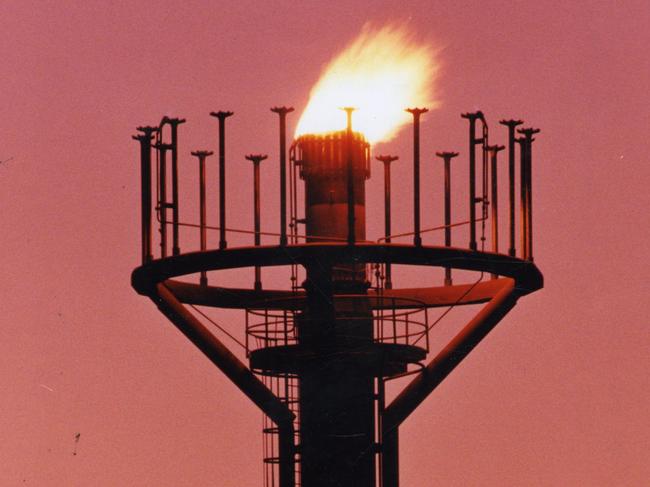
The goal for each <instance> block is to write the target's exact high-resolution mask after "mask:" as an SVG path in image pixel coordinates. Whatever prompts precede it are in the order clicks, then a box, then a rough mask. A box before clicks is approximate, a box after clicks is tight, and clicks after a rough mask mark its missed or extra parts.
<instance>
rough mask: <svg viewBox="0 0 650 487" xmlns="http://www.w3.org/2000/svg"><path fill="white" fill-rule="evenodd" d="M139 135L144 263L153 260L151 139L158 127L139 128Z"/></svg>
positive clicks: (136, 138) (137, 136) (134, 137)
mask: <svg viewBox="0 0 650 487" xmlns="http://www.w3.org/2000/svg"><path fill="white" fill-rule="evenodd" d="M138 130H139V131H140V132H143V133H142V134H139V135H134V136H133V139H134V140H137V141H139V142H140V179H141V181H140V193H141V203H142V217H141V218H142V222H141V227H142V263H143V264H145V263H147V262H149V261H150V260H151V259H153V253H152V250H151V139H152V138H153V133H155V132H157V131H158V128H157V127H138Z"/></svg>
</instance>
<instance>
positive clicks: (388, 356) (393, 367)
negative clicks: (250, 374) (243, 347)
mask: <svg viewBox="0 0 650 487" xmlns="http://www.w3.org/2000/svg"><path fill="white" fill-rule="evenodd" d="M426 354H427V352H426V350H425V349H424V348H420V347H418V346H414V345H405V344H400V343H377V342H375V343H370V344H367V345H364V346H362V347H358V348H354V349H350V350H347V351H346V352H343V353H342V352H341V351H340V350H338V351H337V352H336V353H335V354H334V353H333V354H328V353H327V351H325V350H319V351H318V352H316V351H314V350H309V349H306V348H305V347H303V346H301V345H282V346H278V347H268V348H262V349H259V350H255V351H252V352H251V353H250V365H251V369H253V370H254V371H255V372H258V373H260V374H262V375H270V376H274V375H278V374H295V375H298V374H299V373H300V372H301V370H302V369H303V368H313V367H314V365H315V364H316V363H318V362H327V361H330V360H336V361H341V362H343V361H345V362H346V365H347V366H348V367H354V368H360V369H361V368H363V369H366V370H370V371H371V372H372V374H373V375H374V376H375V377H388V376H392V375H395V374H400V373H403V372H405V371H406V367H407V365H408V364H415V363H418V362H420V361H422V360H424V359H425V358H426Z"/></svg>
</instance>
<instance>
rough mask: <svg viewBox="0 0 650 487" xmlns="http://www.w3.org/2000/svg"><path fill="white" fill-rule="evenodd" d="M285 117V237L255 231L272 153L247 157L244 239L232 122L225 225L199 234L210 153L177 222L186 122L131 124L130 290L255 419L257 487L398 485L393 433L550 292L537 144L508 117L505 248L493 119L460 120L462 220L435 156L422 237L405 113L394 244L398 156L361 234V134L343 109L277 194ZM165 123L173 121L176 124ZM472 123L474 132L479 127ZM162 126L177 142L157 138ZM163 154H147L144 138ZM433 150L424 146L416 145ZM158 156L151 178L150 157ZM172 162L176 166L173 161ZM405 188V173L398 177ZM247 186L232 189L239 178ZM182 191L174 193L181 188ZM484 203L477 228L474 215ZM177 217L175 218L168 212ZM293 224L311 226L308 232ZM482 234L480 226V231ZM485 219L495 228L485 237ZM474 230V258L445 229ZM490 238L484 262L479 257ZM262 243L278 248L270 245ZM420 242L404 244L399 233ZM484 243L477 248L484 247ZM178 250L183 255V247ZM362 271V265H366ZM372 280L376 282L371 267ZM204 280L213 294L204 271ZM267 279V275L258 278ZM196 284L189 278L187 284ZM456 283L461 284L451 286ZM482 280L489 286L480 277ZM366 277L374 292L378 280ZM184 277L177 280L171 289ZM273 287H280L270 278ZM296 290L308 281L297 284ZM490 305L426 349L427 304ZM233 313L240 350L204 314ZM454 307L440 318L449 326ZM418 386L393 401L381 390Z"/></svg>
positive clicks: (311, 137)
mask: <svg viewBox="0 0 650 487" xmlns="http://www.w3.org/2000/svg"><path fill="white" fill-rule="evenodd" d="M292 110H293V109H292V108H286V107H279V108H273V109H272V111H273V112H274V113H277V114H278V115H279V117H280V158H279V161H278V163H279V165H280V171H279V172H280V178H281V181H280V188H279V189H280V198H279V200H280V201H279V206H280V208H279V210H280V211H279V220H280V222H279V226H280V232H279V233H272V232H262V230H261V199H260V191H261V188H260V185H261V183H260V163H261V161H263V160H265V159H267V156H266V155H262V154H249V155H246V156H245V158H246V159H247V160H249V161H251V162H252V163H253V218H252V221H253V229H252V230H247V229H242V228H230V227H227V226H226V219H225V212H226V204H227V199H226V178H225V128H224V125H225V119H226V118H227V117H228V116H230V115H232V112H213V113H211V115H213V116H215V117H218V118H219V141H218V143H219V183H218V184H219V202H218V203H219V226H218V227H210V226H208V225H207V221H206V218H207V212H208V209H207V206H208V205H209V202H208V201H207V198H206V184H207V182H206V175H205V171H206V167H205V160H206V158H207V157H208V156H209V155H211V154H212V152H211V151H206V150H203V151H193V152H191V155H192V156H195V157H197V158H198V162H199V184H198V186H199V223H198V224H194V223H190V222H182V221H180V220H179V215H178V208H179V197H182V196H183V195H179V194H178V188H179V187H178V177H179V175H178V170H179V169H180V168H181V167H182V166H181V165H179V158H180V157H181V156H182V154H181V153H180V152H179V151H178V139H177V135H178V134H177V133H176V131H175V125H178V124H179V123H182V119H169V118H166V117H165V118H163V120H162V121H161V123H160V125H159V126H157V127H140V128H139V132H141V133H139V134H138V135H136V136H134V139H136V140H137V141H138V142H139V143H140V167H141V178H142V182H141V197H142V212H141V218H142V229H141V233H142V235H141V239H142V255H141V259H142V265H141V266H140V267H138V268H136V269H135V270H134V271H133V274H132V285H133V287H134V288H135V289H136V290H137V292H139V293H140V294H143V295H146V296H148V297H149V298H150V299H151V300H152V301H153V302H154V303H155V304H156V305H157V306H158V308H159V309H160V310H161V312H162V313H163V314H164V315H165V316H166V317H167V318H168V319H169V320H170V321H171V322H172V323H173V324H174V325H175V326H176V327H177V328H178V329H179V330H180V331H181V332H182V333H183V334H184V335H185V336H186V337H187V338H188V339H189V340H191V342H192V343H194V345H195V346H196V347H197V348H198V349H199V350H201V351H202V352H203V353H204V354H205V355H206V357H208V358H209V359H210V360H211V361H212V363H213V364H215V365H216V366H217V367H218V368H219V369H220V370H221V371H223V372H224V373H225V374H226V376H227V377H228V378H229V379H230V380H231V381H232V382H233V383H234V384H235V385H236V386H237V387H238V388H239V389H240V390H241V391H242V392H244V394H246V396H247V397H248V398H250V399H251V400H252V401H253V402H254V404H256V405H257V406H258V407H259V408H260V409H261V410H262V411H263V413H264V415H265V419H264V426H263V429H262V432H263V437H264V443H263V444H264V472H265V486H266V487H273V486H276V485H277V486H279V487H298V486H301V487H376V486H377V485H381V487H398V486H399V427H400V425H401V424H402V423H403V422H404V421H405V420H406V419H407V418H408V416H409V415H410V414H411V413H412V412H413V411H414V410H415V409H416V408H417V407H418V405H419V404H421V403H422V401H424V400H425V399H426V397H428V395H429V394H430V393H431V392H433V391H434V390H435V389H436V388H437V386H438V385H439V384H440V383H441V382H442V381H443V380H444V379H445V378H446V377H447V376H448V375H449V374H450V373H451V371H452V370H453V369H454V368H455V367H456V366H457V365H458V364H459V363H460V362H461V361H462V360H464V359H465V357H466V356H467V355H468V354H469V353H470V352H471V350H472V349H473V348H474V347H475V346H476V345H477V344H478V343H480V341H481V340H482V339H483V338H484V337H485V336H486V335H487V334H488V333H489V332H490V331H491V330H492V329H493V328H494V327H495V326H496V325H497V323H498V322H499V321H500V320H501V318H503V316H505V315H506V314H507V313H508V311H509V310H510V309H512V307H513V306H514V305H515V304H516V302H517V300H518V299H519V298H520V297H522V296H524V295H526V294H529V293H532V292H534V291H536V290H538V289H540V288H541V287H542V286H543V277H542V275H541V273H540V272H539V270H538V269H537V267H536V266H535V264H534V263H533V262H532V254H533V247H532V228H533V226H532V177H531V173H532V170H531V165H532V150H531V146H532V142H533V140H534V138H533V136H534V134H536V133H538V132H539V131H538V130H537V129H530V128H526V129H520V130H519V133H520V134H521V137H519V138H518V139H517V138H516V137H515V135H514V134H515V129H516V127H517V126H518V125H519V124H520V121H518V120H510V121H502V123H503V124H504V125H506V126H507V127H508V129H509V131H508V136H509V149H510V153H509V166H508V172H509V178H508V179H509V181H508V183H509V187H508V190H509V194H510V201H509V203H510V204H509V208H508V210H509V217H510V222H509V223H510V228H509V237H510V238H509V240H510V241H509V248H508V251H507V254H503V253H500V251H499V206H498V191H499V180H498V161H497V154H498V152H499V151H501V150H503V149H504V146H502V145H494V144H493V145H489V141H488V124H487V121H486V120H485V117H484V116H483V114H482V113H481V112H476V113H467V114H463V117H464V118H467V119H468V120H469V124H470V138H469V142H470V151H469V169H470V171H469V185H468V186H469V191H468V193H469V198H470V208H469V210H470V215H469V220H467V221H456V222H454V221H453V220H452V207H451V205H452V186H451V160H452V159H453V158H454V157H456V156H458V152H451V151H450V152H436V155H437V156H438V157H440V158H442V159H443V161H444V223H443V224H442V225H438V226H435V227H432V228H425V229H423V228H421V223H420V196H421V195H420V175H419V174H420V169H419V164H420V142H421V141H420V115H421V114H422V113H425V112H426V109H417V108H416V109H409V110H408V111H409V112H410V113H412V115H413V120H414V127H413V173H414V199H413V208H412V211H413V221H414V228H413V231H412V232H407V233H403V234H393V233H392V232H393V229H392V221H391V173H390V166H391V163H392V162H393V161H395V160H397V156H388V155H379V156H377V157H376V159H377V160H379V161H381V162H382V163H383V165H384V166H383V168H384V186H383V191H384V194H383V197H384V232H383V236H381V238H379V239H377V241H373V240H369V239H368V237H367V235H366V180H367V179H368V178H369V177H370V160H371V156H370V145H369V144H368V142H367V141H366V139H365V137H364V135H363V134H362V133H360V132H354V131H353V126H352V109H351V108H346V109H344V110H345V111H346V115H347V126H346V128H345V130H340V131H335V132H330V133H325V134H305V135H302V136H300V137H298V138H297V139H296V140H295V141H294V142H293V144H292V145H291V148H290V153H289V154H290V159H289V161H288V162H289V164H290V166H289V170H290V175H291V179H290V194H289V195H287V188H286V177H287V174H286V171H287V167H286V165H287V159H286V140H285V139H286V115H287V113H289V112H291V111H292ZM174 120H175V121H176V122H174ZM477 121H480V122H481V124H482V125H481V128H482V134H481V137H477V135H476V129H477V127H476V123H477ZM167 124H169V125H171V126H172V130H171V143H170V142H169V141H167V140H165V139H166V137H165V136H164V134H163V131H162V130H161V129H162V127H163V126H164V125H167ZM154 135H155V138H156V143H155V144H154V145H152V138H153V137H154ZM425 140H426V139H425ZM515 141H516V142H518V143H519V144H520V159H521V165H520V172H521V174H520V184H521V187H520V191H521V195H520V206H521V224H520V228H519V232H520V234H521V237H522V243H521V256H520V257H517V256H516V255H514V254H515V249H514V235H515V231H516V229H515V219H514V206H515V205H514V193H515V190H514V187H515V176H516V174H515V169H516V167H515V162H514V161H515V152H514V144H515ZM477 145H482V167H481V174H480V177H481V195H480V196H479V195H477V188H476V184H477V174H476V154H475V150H476V146H477ZM152 148H155V149H156V151H157V152H156V155H157V168H156V175H155V176H154V174H153V171H152V168H151V165H152V153H151V149H152ZM170 150H171V151H172V168H171V169H172V170H171V174H172V201H171V202H168V201H167V174H168V168H167V152H168V151H170ZM174 154H176V155H174ZM154 177H155V179H156V193H157V196H156V200H157V205H156V211H157V214H158V217H159V220H160V250H159V251H158V252H154V250H153V238H152V228H151V226H152V220H151V214H152V207H151V206H152V203H151V202H152V199H153V198H154V196H153V195H152V179H154ZM298 177H299V178H300V180H301V181H302V184H303V187H304V192H303V193H300V194H304V207H303V208H304V218H300V217H299V214H298V209H297V206H298V204H297V195H298V194H299V193H298V189H297V186H298ZM400 179H402V178H400ZM240 184H241V183H240ZM174 188H176V189H174ZM287 197H289V198H290V202H291V241H289V239H288V235H287V228H286V218H287V215H286V211H287V208H286V203H287ZM477 203H481V205H482V213H481V217H480V218H477V215H476V208H475V206H476V204H477ZM170 208H171V209H172V210H173V216H172V221H171V222H170V221H169V220H168V218H167V210H168V209H170ZM297 223H304V224H305V232H304V234H300V233H299V232H298V231H297V226H296V224H297ZM477 223H481V225H480V229H479V230H478V231H477ZM486 224H487V225H488V229H487V230H486ZM168 225H172V227H173V228H174V229H176V230H175V231H174V234H173V235H174V236H173V239H172V240H173V250H172V255H171V256H169V255H168V252H167V231H166V227H167V226H168ZM467 225H469V234H470V238H469V247H468V248H463V247H458V246H456V247H453V246H452V232H453V229H454V228H457V227H465V226H467ZM182 226H188V227H191V228H198V229H199V232H200V238H199V245H198V249H196V248H194V249H184V251H183V252H181V249H180V245H179V241H178V228H179V227H182ZM209 230H217V231H218V233H219V244H218V246H217V248H210V247H209V243H208V239H207V232H208V231H209ZM226 231H228V232H243V233H247V234H252V235H253V238H254V245H253V246H242V247H236V246H235V247H232V248H227V244H226ZM434 231H444V245H432V244H431V242H432V241H433V239H431V240H429V239H428V235H429V233H430V232H434ZM487 233H490V235H491V239H492V242H491V243H492V245H491V249H490V250H491V251H490V252H488V251H487V249H485V248H484V247H485V246H484V245H483V244H484V242H485V240H486V235H487ZM262 235H269V236H273V237H279V242H278V243H277V244H273V245H263V244H262V238H261V237H262ZM404 237H405V238H411V237H412V238H413V241H412V242H410V243H406V244H405V243H401V241H400V239H401V238H404ZM479 237H480V240H481V246H480V248H479V246H478V238H479ZM184 246H185V245H184ZM369 266H370V267H369ZM396 266H409V268H410V269H420V270H422V269H426V270H425V271H422V272H427V271H428V270H429V269H431V270H433V269H434V268H442V269H444V272H445V274H444V275H445V279H444V285H443V286H433V287H417V288H415V287H412V284H411V283H410V282H407V283H406V284H407V285H406V286H405V287H399V286H396V284H398V283H396V282H395V281H397V280H398V279H397V278H396V276H399V275H400V274H398V273H396V272H393V271H395V268H396ZM251 267H253V268H254V269H255V278H254V282H253V285H252V286H251V288H245V289H241V288H232V287H227V286H225V285H224V284H225V283H224V282H223V278H222V277H221V276H222V274H220V271H225V270H234V269H243V268H251ZM278 267H286V268H291V280H290V283H289V286H288V289H287V288H280V289H269V288H267V286H262V280H261V272H262V269H263V268H266V269H267V270H268V272H269V273H270V272H271V270H272V269H275V268H278ZM370 269H372V270H373V272H369V270H370ZM453 269H458V270H462V271H467V272H474V273H475V274H476V275H477V276H478V279H476V280H471V281H470V282H463V283H458V282H456V283H454V282H453V281H452V270H453ZM208 272H210V276H211V277H210V280H211V282H212V284H211V285H209V284H208V280H207V273H208ZM265 272H267V271H265ZM197 274H198V276H199V281H198V283H196V282H191V281H189V280H188V279H187V277H188V276H191V275H197ZM462 275H464V274H457V275H456V276H455V277H454V280H456V281H458V280H460V277H459V276H462ZM484 275H492V277H493V278H492V279H485V278H484ZM373 276H374V277H375V278H376V279H375V282H371V281H372V279H373ZM179 278H183V279H179ZM274 281H275V279H274ZM300 283H302V284H300ZM477 304H483V305H484V307H483V308H482V309H481V310H480V311H479V312H478V314H476V316H475V317H474V318H473V319H471V320H470V321H469V322H468V323H467V324H466V325H465V327H464V328H462V329H461V331H460V332H459V333H457V334H456V336H455V337H453V338H452V339H451V340H450V341H449V342H448V343H447V344H446V345H444V346H443V347H441V348H440V349H438V350H435V351H432V352H433V355H432V358H427V355H428V354H429V352H430V347H431V346H432V345H431V344H432V343H435V342H433V341H431V342H430V340H429V335H430V330H431V328H432V327H433V326H434V325H435V324H436V323H437V322H438V321H439V320H440V319H441V318H438V320H436V321H434V322H430V321H429V310H430V309H431V308H437V307H445V308H447V310H450V309H451V308H453V307H456V306H464V305H477ZM189 306H207V307H212V308H230V309H240V310H243V311H244V312H245V315H244V316H245V326H244V329H243V330H242V332H243V333H244V339H243V340H240V339H238V338H237V337H236V336H235V335H234V334H233V333H231V331H230V330H226V329H224V328H223V327H221V326H220V325H219V324H218V323H216V322H213V323H212V324H213V325H214V326H215V328H214V329H212V328H208V327H207V326H205V325H204V324H203V322H202V321H203V320H208V321H211V318H210V317H209V316H208V315H205V314H203V313H202V312H201V311H200V310H199V309H198V308H197V309H196V312H197V313H198V314H199V315H200V318H199V317H198V316H195V314H194V313H193V312H191V311H190V308H188V307H189ZM446 313H447V311H445V312H444V313H443V314H442V317H444V316H445V315H446ZM217 330H220V331H221V332H222V333H224V334H225V335H226V337H227V338H228V339H230V340H233V341H234V342H235V343H236V344H237V345H239V346H241V347H242V357H243V356H244V354H245V357H246V360H247V361H248V364H245V363H244V362H243V361H242V359H240V358H239V357H238V356H237V355H235V354H234V353H232V352H231V351H230V350H229V349H228V348H227V347H226V346H225V344H224V343H223V342H222V341H221V340H220V339H219V338H218V336H217V334H218V333H219V331H217ZM411 375H412V376H413V377H412V379H411V381H410V383H409V384H408V385H407V386H406V387H405V388H404V389H403V390H402V391H401V392H399V393H398V394H397V395H396V396H395V398H394V399H393V400H392V401H391V402H390V403H387V401H386V383H387V381H390V380H393V379H396V378H399V377H404V376H411Z"/></svg>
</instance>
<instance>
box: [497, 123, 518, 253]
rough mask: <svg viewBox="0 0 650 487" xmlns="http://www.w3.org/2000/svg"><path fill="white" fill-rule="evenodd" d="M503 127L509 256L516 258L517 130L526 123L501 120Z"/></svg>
mask: <svg viewBox="0 0 650 487" xmlns="http://www.w3.org/2000/svg"><path fill="white" fill-rule="evenodd" d="M499 123H500V124H501V125H505V126H506V127H508V203H509V211H508V217H509V231H510V240H509V247H508V255H510V256H512V257H515V256H516V255H517V251H516V249H515V138H516V135H515V128H516V127H517V126H518V125H521V124H522V123H524V122H523V121H522V120H501V121H499Z"/></svg>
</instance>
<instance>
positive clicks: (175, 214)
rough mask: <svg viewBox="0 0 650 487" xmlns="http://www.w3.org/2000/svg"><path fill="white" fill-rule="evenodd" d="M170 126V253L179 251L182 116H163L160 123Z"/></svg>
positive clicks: (183, 120)
mask: <svg viewBox="0 0 650 487" xmlns="http://www.w3.org/2000/svg"><path fill="white" fill-rule="evenodd" d="M165 123H167V124H169V125H170V126H171V135H172V141H171V151H172V255H179V254H180V253H181V249H180V244H179V235H178V227H179V210H178V126H179V125H180V124H182V123H185V119H182V118H168V117H164V118H163V120H162V123H161V127H162V125H164V124H165Z"/></svg>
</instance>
